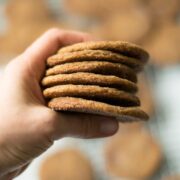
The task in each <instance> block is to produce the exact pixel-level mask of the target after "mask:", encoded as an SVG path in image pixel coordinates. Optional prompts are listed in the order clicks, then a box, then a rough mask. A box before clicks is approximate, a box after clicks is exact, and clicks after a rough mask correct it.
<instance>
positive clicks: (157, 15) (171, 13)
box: [146, 0, 180, 23]
mask: <svg viewBox="0 0 180 180" xmlns="http://www.w3.org/2000/svg"><path fill="white" fill-rule="evenodd" d="M146 4H147V7H148V8H149V10H150V11H151V13H152V15H153V16H154V17H153V18H154V19H155V20H156V21H158V23H162V22H167V21H175V18H176V17H177V15H178V14H179V7H180V1H179V0H170V1H169V0H150V1H147V3H146Z"/></svg>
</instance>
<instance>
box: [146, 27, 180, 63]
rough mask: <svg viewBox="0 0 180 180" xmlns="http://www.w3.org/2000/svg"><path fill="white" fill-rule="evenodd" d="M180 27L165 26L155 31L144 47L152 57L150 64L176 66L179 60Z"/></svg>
mask: <svg viewBox="0 0 180 180" xmlns="http://www.w3.org/2000/svg"><path fill="white" fill-rule="evenodd" d="M179 34H180V27H179V26H177V25H175V24H166V25H163V26H161V27H159V29H158V30H157V31H156V33H155V34H154V37H153V38H152V40H151V41H149V42H147V43H146V44H145V47H146V48H147V49H148V51H149V52H150V53H151V55H152V62H153V63H154V64H155V65H158V66H166V65H171V64H177V63H178V62H179V58H180V43H179V42H180V36H179Z"/></svg>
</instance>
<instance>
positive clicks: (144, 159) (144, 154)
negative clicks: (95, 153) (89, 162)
mask: <svg viewBox="0 0 180 180" xmlns="http://www.w3.org/2000/svg"><path fill="white" fill-rule="evenodd" d="M161 158H162V153H161V148H160V146H159V144H158V143H157V142H156V140H155V139H154V138H153V137H152V136H151V135H150V134H149V133H148V132H146V131H131V132H124V133H119V134H117V135H116V136H114V137H112V138H111V139H109V143H108V144H107V145H106V147H105V161H106V168H107V170H108V172H109V174H111V175H114V176H117V177H124V178H130V179H131V178H132V179H148V178H149V177H150V176H151V175H153V174H154V173H155V171H156V170H157V169H158V167H159V165H160V162H161Z"/></svg>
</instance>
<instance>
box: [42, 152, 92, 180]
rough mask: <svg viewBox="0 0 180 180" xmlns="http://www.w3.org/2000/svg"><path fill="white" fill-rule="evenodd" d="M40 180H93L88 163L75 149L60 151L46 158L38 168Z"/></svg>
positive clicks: (90, 166)
mask: <svg viewBox="0 0 180 180" xmlns="http://www.w3.org/2000/svg"><path fill="white" fill-rule="evenodd" d="M39 175H40V180H74V179H76V180H82V179H86V180H93V179H94V172H93V169H92V165H91V163H90V161H89V160H88V159H87V158H86V156H84V154H83V153H82V152H81V151H79V150H77V149H62V150H59V151H58V152H57V153H56V154H53V155H51V156H49V157H48V158H46V159H45V160H44V161H43V163H42V164H41V167H40V172H39Z"/></svg>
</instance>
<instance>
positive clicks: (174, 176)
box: [162, 175, 180, 180]
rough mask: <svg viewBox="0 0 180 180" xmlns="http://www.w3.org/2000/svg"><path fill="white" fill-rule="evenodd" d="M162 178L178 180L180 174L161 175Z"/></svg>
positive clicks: (163, 179) (179, 179) (164, 179)
mask: <svg viewBox="0 0 180 180" xmlns="http://www.w3.org/2000/svg"><path fill="white" fill-rule="evenodd" d="M162 180H180V175H172V176H167V177H163V178H162Z"/></svg>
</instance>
